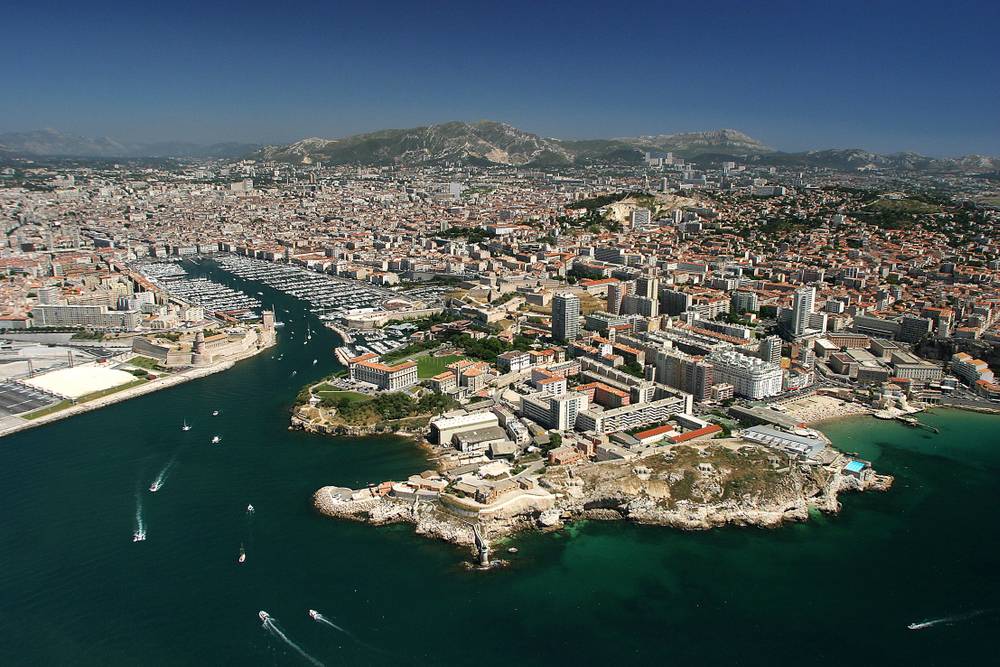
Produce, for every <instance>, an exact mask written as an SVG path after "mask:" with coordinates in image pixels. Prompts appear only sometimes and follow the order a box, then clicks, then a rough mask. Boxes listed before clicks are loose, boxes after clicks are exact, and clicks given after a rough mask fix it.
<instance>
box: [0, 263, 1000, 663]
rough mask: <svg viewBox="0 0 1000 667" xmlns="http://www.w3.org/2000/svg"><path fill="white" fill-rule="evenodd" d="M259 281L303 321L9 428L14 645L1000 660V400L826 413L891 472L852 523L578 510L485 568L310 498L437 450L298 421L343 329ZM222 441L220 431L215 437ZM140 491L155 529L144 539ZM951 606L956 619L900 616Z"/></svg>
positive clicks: (243, 657) (454, 658)
mask: <svg viewBox="0 0 1000 667" xmlns="http://www.w3.org/2000/svg"><path fill="white" fill-rule="evenodd" d="M199 271H205V272H208V273H211V274H212V275H214V276H215V277H217V278H219V277H222V279H224V280H225V281H226V282H229V283H231V284H233V285H244V286H246V283H243V282H242V281H240V280H238V279H236V278H231V277H225V274H222V273H220V272H217V271H215V270H213V269H210V268H207V267H202V268H199ZM247 289H248V290H249V291H251V292H256V291H257V290H260V291H263V292H264V294H265V299H266V301H267V302H269V303H270V302H273V303H275V305H276V306H277V307H278V310H279V318H280V319H284V320H285V321H286V322H288V325H287V326H286V327H285V329H284V330H283V331H282V332H281V333H280V343H279V346H278V347H277V348H275V349H274V351H269V352H266V353H264V354H262V355H259V356H258V357H256V358H254V359H251V360H248V361H245V362H241V363H240V364H239V365H237V366H236V368H234V369H232V370H230V371H227V372H225V373H221V374H217V375H214V376H211V377H208V378H204V379H201V380H197V381H194V382H189V383H186V384H184V385H182V386H179V387H176V388H173V389H169V390H166V391H163V392H159V393H157V394H154V395H150V396H146V397H143V398H139V399H135V400H132V401H128V402H125V403H121V404H118V405H115V406H111V407H109V408H106V409H103V410H99V411H96V412H92V413H88V414H85V415H81V416H78V417H74V418H71V419H68V420H64V421H61V422H58V423H55V424H52V425H49V426H45V427H41V428H38V429H33V430H31V431H27V432H23V433H20V434H17V435H14V436H11V437H8V438H4V439H2V440H0V628H3V641H2V642H0V663H2V664H25V663H29V662H30V663H34V664H43V665H49V664H52V665H57V664H58V665H62V664H83V665H135V664H153V665H182V664H237V663H239V664H264V665H270V664H277V665H286V664H287V665H296V664H308V661H307V660H306V658H304V657H303V656H302V655H301V654H300V653H299V652H297V651H296V650H295V649H294V648H292V647H291V646H289V645H288V644H286V643H285V642H284V641H282V640H281V638H280V637H278V636H277V635H276V634H275V633H272V632H269V631H268V630H266V629H264V628H262V627H261V624H260V622H259V621H258V619H257V611H258V610H260V609H265V610H267V611H268V612H270V613H271V615H272V616H274V617H275V618H276V619H277V622H278V627H279V628H280V630H281V631H282V632H283V633H284V634H285V635H286V636H287V637H288V638H289V639H290V640H291V641H294V642H295V643H297V644H298V645H299V646H300V648H301V649H302V650H303V651H305V652H306V653H307V654H308V655H310V656H312V657H313V658H314V659H316V660H318V661H320V662H322V663H324V664H328V665H360V664H368V663H371V662H373V661H382V660H406V661H408V662H410V663H413V664H470V663H472V662H477V663H479V664H482V665H510V664H525V665H536V664H538V665H542V664H553V663H555V664H561V663H570V662H573V663H577V664H594V663H596V662H599V661H608V662H613V663H615V664H647V663H649V662H650V661H654V660H655V661H657V662H661V663H675V662H679V661H693V662H696V663H697V664H720V663H731V664H740V665H757V664H760V665H763V664H768V665H770V664H774V663H775V662H776V661H777V662H791V661H793V660H794V661H796V662H799V663H805V664H843V663H845V662H848V661H853V662H855V663H857V664H870V663H874V662H879V663H882V664H940V665H951V664H956V663H960V662H963V661H972V660H977V661H989V657H988V656H989V655H991V654H992V646H993V642H992V641H991V640H992V637H993V635H994V634H995V633H996V631H997V629H998V628H1000V615H998V613H997V608H998V607H1000V577H998V575H997V572H998V566H1000V555H998V547H1000V531H998V522H997V519H996V516H995V512H994V509H995V507H996V505H997V501H998V498H1000V492H998V490H997V474H998V471H1000V435H998V433H1000V429H998V426H1000V420H998V419H997V418H994V417H988V416H982V415H975V414H969V413H958V412H949V411H942V412H939V413H937V414H933V415H926V416H924V417H922V419H923V420H924V421H926V422H928V423H931V424H933V425H936V426H938V427H940V428H941V429H942V433H941V434H940V435H934V434H932V433H929V432H926V431H918V430H913V429H909V428H906V427H904V426H901V425H898V424H895V423H884V422H877V421H873V420H862V421H857V420H852V421H842V422H838V423H835V424H833V425H830V426H829V427H828V428H827V429H826V430H827V431H828V432H829V434H830V435H831V437H832V438H833V439H834V441H835V442H836V443H837V444H838V445H840V446H841V447H842V448H844V449H847V450H851V451H859V452H860V453H861V454H862V456H864V457H866V458H869V459H871V460H872V461H874V462H875V465H876V466H877V467H878V468H879V469H880V470H882V471H886V472H890V473H892V474H894V475H896V476H897V482H896V485H895V487H894V488H893V489H892V491H890V492H889V493H887V494H859V495H848V496H844V497H843V501H844V512H843V513H842V514H841V515H839V516H836V517H829V516H819V517H817V518H816V520H814V521H811V522H809V523H807V524H797V525H792V526H787V527H785V528H782V529H779V530H773V531H764V530H753V529H724V530H716V531H711V532H706V533H681V532H677V531H672V530H668V529H661V528H655V527H641V526H632V525H628V524H624V523H621V522H613V523H600V522H590V523H580V524H577V525H574V526H572V527H571V528H570V529H568V530H565V531H563V532H561V533H556V534H548V535H540V534H532V535H526V536H524V537H522V538H520V539H518V540H516V541H515V542H514V543H515V544H516V545H517V546H518V548H519V553H518V554H516V555H514V556H510V559H511V561H512V562H511V566H510V567H508V568H506V569H503V570H497V571H492V572H488V573H480V572H469V571H467V570H466V569H465V568H464V567H463V566H462V563H463V561H464V559H466V558H467V554H466V553H465V552H463V551H461V550H458V549H456V548H454V547H452V546H449V545H447V544H444V543H440V542H434V541H430V540H425V539H423V538H418V537H416V536H415V535H413V533H412V529H411V528H409V527H406V526H392V527H382V528H374V527H369V526H364V525H359V524H353V523H346V522H338V521H334V520H329V519H324V518H322V517H319V516H317V515H315V513H314V512H313V510H312V508H311V505H310V496H311V494H312V492H313V491H314V490H315V489H316V488H318V487H319V486H322V485H324V484H339V485H345V486H359V485H363V484H365V483H367V482H370V481H380V480H382V479H386V478H391V477H399V476H402V475H406V474H409V473H411V472H415V471H419V470H421V469H423V468H424V467H426V462H425V461H424V459H423V457H422V455H421V453H420V452H419V450H418V449H417V448H416V447H414V446H413V445H412V444H411V443H408V442H407V441H404V440H397V439H361V440H357V439H355V440H350V439H338V440H334V439H329V438H322V437H317V436H310V435H306V434H303V433H299V432H291V431H288V430H287V424H288V409H289V407H290V403H291V401H292V399H293V398H294V396H295V394H296V392H297V391H298V389H299V388H300V387H301V386H302V385H303V384H304V383H305V382H307V381H309V380H310V379H316V378H318V377H320V376H322V375H324V374H326V373H328V372H330V371H331V370H332V369H333V368H334V364H333V360H332V349H333V347H334V346H335V345H336V344H337V340H336V337H335V336H334V335H333V334H332V333H330V332H328V331H326V330H323V329H321V328H320V327H319V325H318V323H317V322H315V321H314V320H313V324H312V327H313V331H314V333H313V339H312V341H311V342H310V343H309V344H307V345H303V343H302V341H303V336H304V333H305V326H304V322H305V318H307V317H308V314H307V313H306V312H304V311H303V309H302V306H301V304H299V303H298V302H296V301H294V300H292V299H290V298H287V297H284V296H282V295H280V294H277V293H275V292H273V291H271V290H270V289H268V288H267V287H264V286H258V285H253V286H247ZM284 310H288V311H289V312H288V313H285V312H282V311H284ZM276 355H283V356H284V358H283V359H282V360H278V359H276V358H273V357H275V356H276ZM314 358H318V359H320V363H319V364H317V365H316V366H313V365H312V360H313V359H314ZM293 370H297V371H298V373H297V375H296V376H295V377H291V373H292V371H293ZM214 409H218V410H221V412H222V413H221V414H220V415H219V416H218V417H212V416H211V415H210V413H211V411H212V410H214ZM184 419H187V420H188V422H189V423H191V424H192V425H193V429H192V430H191V431H189V432H186V433H185V432H182V431H181V430H180V425H181V423H182V421H183V420H184ZM216 433H217V434H219V435H221V436H222V438H223V442H222V444H221V445H220V446H213V445H210V444H209V439H210V438H211V436H212V435H214V434H216ZM172 457H175V461H176V463H175V465H174V466H173V467H172V469H171V471H170V472H169V474H168V475H167V477H166V481H165V484H164V486H163V488H162V489H161V490H160V491H159V492H158V493H156V494H150V493H148V492H147V491H146V489H147V488H148V486H149V484H150V483H151V482H152V480H153V479H154V478H155V477H156V476H157V474H158V472H159V471H160V470H161V469H162V468H163V467H164V466H165V465H166V464H167V463H168V462H169V461H170V460H171V458H172ZM137 491H138V496H139V497H140V498H141V499H142V503H143V509H142V516H143V520H144V523H145V527H146V530H147V534H148V539H147V540H146V542H143V543H139V544H133V543H132V541H131V536H132V531H133V530H134V529H135V515H136V496H137ZM248 503H253V505H254V507H255V508H256V513H255V515H253V516H252V517H248V516H247V514H246V512H245V508H246V505H247V504H248ZM241 543H242V544H243V545H244V546H245V548H246V552H247V562H246V563H245V564H243V565H238V564H237V563H236V558H237V555H238V553H239V548H240V545H241ZM308 609H317V610H319V611H320V612H322V613H323V614H324V615H325V616H326V617H327V618H329V619H330V620H331V621H332V622H333V623H335V624H336V625H338V626H340V627H341V628H343V629H344V630H346V631H347V632H346V633H345V632H341V631H339V630H337V629H335V628H333V627H330V626H327V625H323V624H319V623H316V622H314V621H312V620H310V619H309V618H308V616H307V615H306V612H307V610H308ZM946 617H959V618H958V619H957V620H956V621H955V622H953V623H950V624H949V623H940V624H937V625H934V626H932V627H929V628H927V629H925V630H921V631H910V630H908V629H907V628H906V626H907V624H909V623H913V622H920V621H924V620H933V619H940V618H946Z"/></svg>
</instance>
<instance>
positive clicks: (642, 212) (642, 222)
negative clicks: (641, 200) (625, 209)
mask: <svg viewBox="0 0 1000 667" xmlns="http://www.w3.org/2000/svg"><path fill="white" fill-rule="evenodd" d="M651 218H652V214H651V212H650V210H649V209H648V208H637V209H635V210H634V211H632V220H631V221H632V226H633V227H645V226H646V225H648V224H649V222H650V220H651Z"/></svg>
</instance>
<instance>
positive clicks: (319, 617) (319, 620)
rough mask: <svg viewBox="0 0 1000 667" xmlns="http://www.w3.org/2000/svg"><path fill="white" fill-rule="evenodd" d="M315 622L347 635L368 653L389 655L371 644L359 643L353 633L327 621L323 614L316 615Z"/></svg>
mask: <svg viewBox="0 0 1000 667" xmlns="http://www.w3.org/2000/svg"><path fill="white" fill-rule="evenodd" d="M316 622H317V623H324V624H326V625H329V626H330V627H331V628H333V629H334V630H339V631H340V632H343V633H344V634H345V635H347V636H348V637H350V638H351V639H352V640H353V641H354V642H356V643H357V644H358V645H359V646H364V647H365V648H366V649H368V650H369V651H375V652H377V653H384V654H386V655H389V654H388V653H387V652H386V651H383V650H382V649H380V648H378V647H377V646H372V645H371V644H368V643H366V642H363V641H361V640H360V639H358V638H357V637H355V636H354V633H352V632H350V631H349V630H345V629H344V628H342V627H340V626H339V625H337V624H336V623H334V622H333V621H331V620H330V619H328V618H327V617H326V616H324V615H323V614H320V613H319V612H317V613H316Z"/></svg>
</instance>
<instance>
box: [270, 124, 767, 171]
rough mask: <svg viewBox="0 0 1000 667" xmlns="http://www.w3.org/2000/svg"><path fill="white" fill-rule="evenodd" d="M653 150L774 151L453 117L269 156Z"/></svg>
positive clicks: (613, 157) (611, 156)
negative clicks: (547, 131) (562, 133)
mask: <svg viewBox="0 0 1000 667" xmlns="http://www.w3.org/2000/svg"><path fill="white" fill-rule="evenodd" d="M647 151H658V152H665V151H672V152H675V153H677V154H678V155H683V156H689V157H690V156H695V155H699V154H702V153H721V154H726V155H753V154H758V153H765V152H769V151H771V149H770V148H768V147H767V146H765V145H764V144H762V143H760V142H759V141H757V140H755V139H753V138H751V137H748V136H747V135H745V134H743V133H742V132H737V131H736V130H716V131H713V132H690V133H685V134H663V135H656V136H648V137H633V138H622V139H589V140H560V139H552V138H545V137H540V136H538V135H537V134H532V133H530V132H525V131H523V130H519V129H517V128H516V127H512V126H511V125H507V124H506V123H497V122H493V121H480V122H478V123H463V122H457V121H456V122H452V123H443V124H441V125H428V126H427V127H415V128H410V129H406V130H381V131H379V132H371V133H368V134H359V135H354V136H350V137H345V138H343V139H316V138H313V139H304V140H302V141H299V142H296V143H294V144H291V145H288V146H268V147H266V148H264V149H263V150H261V151H260V153H259V156H260V157H261V158H263V159H266V160H277V161H283V162H297V163H309V162H315V161H322V162H324V163H326V164H421V163H437V162H447V161H455V162H471V163H483V164H488V163H493V164H514V165H535V166H557V165H560V164H572V163H584V162H616V163H633V164H634V163H639V162H641V161H642V159H643V157H644V154H645V153H646V152H647Z"/></svg>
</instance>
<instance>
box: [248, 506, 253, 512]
mask: <svg viewBox="0 0 1000 667" xmlns="http://www.w3.org/2000/svg"><path fill="white" fill-rule="evenodd" d="M247 514H253V505H247Z"/></svg>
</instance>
